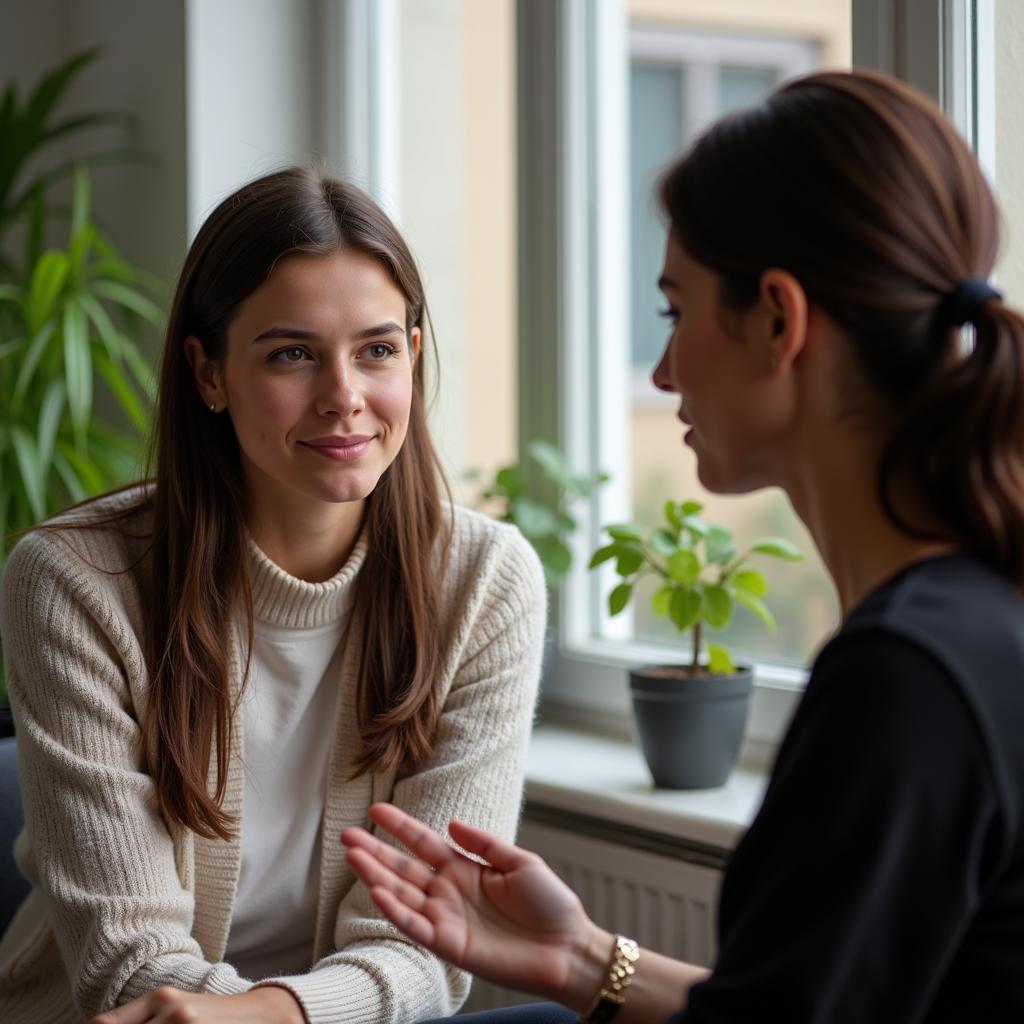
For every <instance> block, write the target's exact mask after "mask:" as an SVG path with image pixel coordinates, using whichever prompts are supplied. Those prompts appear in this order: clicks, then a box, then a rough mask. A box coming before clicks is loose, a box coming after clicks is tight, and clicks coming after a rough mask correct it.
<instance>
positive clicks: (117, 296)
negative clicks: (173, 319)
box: [92, 281, 164, 327]
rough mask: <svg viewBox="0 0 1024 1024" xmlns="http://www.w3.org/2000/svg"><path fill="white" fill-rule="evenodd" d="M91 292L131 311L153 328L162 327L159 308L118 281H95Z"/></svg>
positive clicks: (161, 316) (161, 315) (162, 319)
mask: <svg viewBox="0 0 1024 1024" xmlns="http://www.w3.org/2000/svg"><path fill="white" fill-rule="evenodd" d="M92 290H93V291H94V292H95V293H96V294H97V295H101V296H102V297H103V298H105V299H110V301H111V302H115V303H117V305H119V306H122V307H123V308H124V309H129V310H131V311H132V312H133V313H136V314H137V315H138V316H140V317H142V319H143V320H148V321H149V322H150V323H151V324H153V326H154V327H163V324H164V318H163V314H162V313H161V312H160V307H159V306H157V304H156V303H155V302H153V301H152V300H151V299H148V298H146V296H145V295H142V294H141V293H140V292H137V291H135V289H134V288H129V287H128V286H127V285H124V284H121V282H120V281H95V282H93V286H92Z"/></svg>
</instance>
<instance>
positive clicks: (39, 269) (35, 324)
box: [26, 249, 70, 334]
mask: <svg viewBox="0 0 1024 1024" xmlns="http://www.w3.org/2000/svg"><path fill="white" fill-rule="evenodd" d="M69 266H70V265H69V263H68V257H67V254H66V253H63V252H58V251H57V250H55V249H50V250H49V251H47V252H44V253H43V254H42V255H41V256H40V257H39V260H38V261H37V263H36V265H35V268H34V269H33V271H32V280H31V283H30V284H29V290H28V308H27V310H26V313H27V319H28V327H29V332H30V333H33V334H34V333H35V332H36V331H38V330H39V328H40V327H42V325H43V324H44V323H45V322H46V320H47V319H48V318H49V317H50V316H51V315H52V314H53V310H54V307H55V306H56V303H57V299H58V297H59V296H60V293H61V290H62V289H63V287H64V282H65V281H66V280H67V278H68V270H69Z"/></svg>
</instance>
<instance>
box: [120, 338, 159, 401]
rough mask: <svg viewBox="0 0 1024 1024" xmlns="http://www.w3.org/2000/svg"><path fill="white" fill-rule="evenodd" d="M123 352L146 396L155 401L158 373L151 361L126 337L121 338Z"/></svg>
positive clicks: (129, 367)
mask: <svg viewBox="0 0 1024 1024" xmlns="http://www.w3.org/2000/svg"><path fill="white" fill-rule="evenodd" d="M121 354H122V355H123V356H124V361H125V362H126V363H127V364H128V369H129V370H131V371H132V373H133V374H134V375H135V379H136V380H137V381H138V382H139V386H140V387H141V388H142V390H143V392H145V395H146V397H147V398H148V399H149V400H150V402H155V401H156V374H155V373H154V371H153V367H152V366H150V365H149V361H148V360H147V359H146V357H145V356H144V355H143V354H142V353H141V352H140V351H139V350H138V348H136V346H135V345H134V344H132V342H131V341H129V340H128V339H127V338H124V337H122V339H121Z"/></svg>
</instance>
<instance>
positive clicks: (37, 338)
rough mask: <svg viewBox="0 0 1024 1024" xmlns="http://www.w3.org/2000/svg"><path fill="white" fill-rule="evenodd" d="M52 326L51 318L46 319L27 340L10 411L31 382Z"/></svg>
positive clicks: (18, 405) (50, 334)
mask: <svg viewBox="0 0 1024 1024" xmlns="http://www.w3.org/2000/svg"><path fill="white" fill-rule="evenodd" d="M54 328H55V324H54V322H53V321H52V320H47V321H46V323H44V324H43V325H42V327H40V328H39V330H38V331H36V333H35V335H34V336H33V338H32V340H31V341H30V342H29V345H28V350H27V351H26V353H25V359H24V362H22V364H21V369H20V370H19V371H18V379H17V380H16V381H15V384H14V394H13V395H12V396H11V412H12V413H17V411H18V409H19V408H20V407H21V402H22V399H23V398H24V397H25V392H26V391H27V390H28V386H29V384H30V383H31V382H32V377H33V375H34V374H35V372H36V367H37V366H38V365H39V360H40V359H42V357H43V354H44V353H45V352H46V348H47V345H49V342H50V338H51V337H52V336H53V332H54Z"/></svg>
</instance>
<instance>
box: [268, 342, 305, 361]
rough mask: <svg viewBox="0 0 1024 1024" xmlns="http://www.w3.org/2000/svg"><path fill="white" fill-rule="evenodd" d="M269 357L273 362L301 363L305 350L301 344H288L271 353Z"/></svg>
mask: <svg viewBox="0 0 1024 1024" xmlns="http://www.w3.org/2000/svg"><path fill="white" fill-rule="evenodd" d="M270 358H271V359H272V360H273V361H274V362H275V363H301V362H302V360H303V359H305V358H306V350H305V349H304V348H303V347H302V346H301V345H289V346H288V347H287V348H279V349H278V350H277V351H276V352H273V353H271V356H270Z"/></svg>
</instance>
